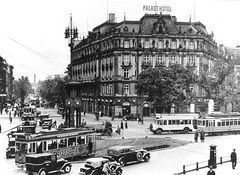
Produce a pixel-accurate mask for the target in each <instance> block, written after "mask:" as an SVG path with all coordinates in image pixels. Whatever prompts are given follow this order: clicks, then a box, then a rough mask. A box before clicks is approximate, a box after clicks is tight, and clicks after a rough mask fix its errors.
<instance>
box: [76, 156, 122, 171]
mask: <svg viewBox="0 0 240 175" xmlns="http://www.w3.org/2000/svg"><path fill="white" fill-rule="evenodd" d="M106 164H107V166H106ZM104 167H108V168H107V172H108V174H109V175H121V174H122V168H121V166H120V165H119V164H118V163H117V162H116V161H112V160H111V159H108V158H102V157H99V158H89V159H87V160H86V163H85V167H84V168H80V175H103V174H105V173H104V171H105V170H104V169H105V168H104Z"/></svg>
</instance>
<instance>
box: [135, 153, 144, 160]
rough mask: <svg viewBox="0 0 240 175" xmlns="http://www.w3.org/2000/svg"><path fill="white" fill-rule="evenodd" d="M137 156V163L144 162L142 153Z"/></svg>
mask: <svg viewBox="0 0 240 175" xmlns="http://www.w3.org/2000/svg"><path fill="white" fill-rule="evenodd" d="M136 156H137V161H141V160H142V156H143V155H142V153H141V152H138V153H137V155H136Z"/></svg>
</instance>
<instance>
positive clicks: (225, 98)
mask: <svg viewBox="0 0 240 175" xmlns="http://www.w3.org/2000/svg"><path fill="white" fill-rule="evenodd" d="M219 99H220V101H221V105H223V106H225V108H226V107H227V105H228V104H231V106H232V112H233V110H234V108H236V107H238V106H237V105H238V103H239V101H240V76H239V75H234V74H231V75H229V76H228V77H226V79H225V81H224V83H223V84H222V85H221V86H220V90H219Z"/></svg>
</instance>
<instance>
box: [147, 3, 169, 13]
mask: <svg viewBox="0 0 240 175" xmlns="http://www.w3.org/2000/svg"><path fill="white" fill-rule="evenodd" d="M143 10H145V11H155V12H171V7H170V6H157V5H143Z"/></svg>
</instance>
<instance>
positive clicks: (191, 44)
mask: <svg viewBox="0 0 240 175" xmlns="http://www.w3.org/2000/svg"><path fill="white" fill-rule="evenodd" d="M189 49H191V50H193V49H194V44H193V42H192V41H191V42H190V43H189Z"/></svg>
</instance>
